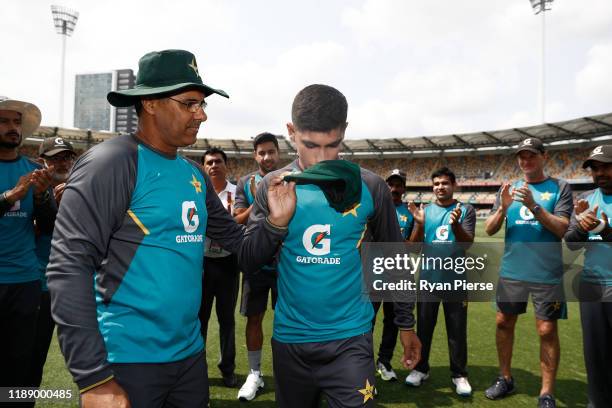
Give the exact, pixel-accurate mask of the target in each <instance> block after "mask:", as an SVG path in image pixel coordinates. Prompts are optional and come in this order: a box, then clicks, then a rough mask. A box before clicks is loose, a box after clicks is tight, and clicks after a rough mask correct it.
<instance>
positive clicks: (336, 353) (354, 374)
mask: <svg viewBox="0 0 612 408" xmlns="http://www.w3.org/2000/svg"><path fill="white" fill-rule="evenodd" d="M272 365H273V367H274V381H275V383H276V387H275V396H276V406H277V407H279V408H318V407H320V406H321V405H320V401H321V397H325V399H326V400H327V406H328V407H329V408H358V407H359V408H364V407H365V408H371V407H373V406H374V405H375V404H374V386H375V377H374V352H373V349H372V333H370V332H368V333H365V334H361V335H358V336H354V337H349V338H347V339H341V340H332V341H327V342H320V343H293V344H290V343H281V342H279V341H276V340H275V339H274V338H272Z"/></svg>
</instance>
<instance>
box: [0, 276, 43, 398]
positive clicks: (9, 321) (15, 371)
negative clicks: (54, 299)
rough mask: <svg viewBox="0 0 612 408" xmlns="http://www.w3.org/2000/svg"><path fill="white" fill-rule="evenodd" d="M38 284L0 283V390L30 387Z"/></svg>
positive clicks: (38, 295) (34, 282) (36, 282)
mask: <svg viewBox="0 0 612 408" xmlns="http://www.w3.org/2000/svg"><path fill="white" fill-rule="evenodd" d="M40 293H41V289H40V281H38V280H36V281H33V282H26V283H15V284H0V387H9V386H30V385H31V384H30V383H29V371H30V362H31V358H32V353H33V350H34V341H35V340H34V339H35V337H36V319H37V316H38V305H39V303H40Z"/></svg>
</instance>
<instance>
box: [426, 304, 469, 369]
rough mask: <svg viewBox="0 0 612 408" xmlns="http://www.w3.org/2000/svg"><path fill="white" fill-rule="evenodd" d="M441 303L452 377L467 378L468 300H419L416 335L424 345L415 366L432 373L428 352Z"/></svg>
mask: <svg viewBox="0 0 612 408" xmlns="http://www.w3.org/2000/svg"><path fill="white" fill-rule="evenodd" d="M440 303H442V307H443V308H444V321H445V323H446V333H447V339H448V354H449V358H450V370H451V376H452V377H453V378H456V377H467V370H466V367H467V302H440V301H433V300H432V301H429V302H418V303H417V335H418V336H419V339H420V340H421V344H422V346H423V348H422V350H421V361H420V362H419V364H418V365H417V366H416V369H417V370H418V371H420V372H423V373H427V372H429V353H430V351H431V341H432V339H433V334H434V329H435V328H436V323H437V320H438V309H439V308H440Z"/></svg>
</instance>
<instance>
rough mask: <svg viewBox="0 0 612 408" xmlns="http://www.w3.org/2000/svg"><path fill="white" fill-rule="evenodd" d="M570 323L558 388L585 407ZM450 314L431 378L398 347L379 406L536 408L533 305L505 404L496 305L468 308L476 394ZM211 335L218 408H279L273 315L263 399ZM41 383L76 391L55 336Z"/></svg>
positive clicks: (243, 362)
mask: <svg viewBox="0 0 612 408" xmlns="http://www.w3.org/2000/svg"><path fill="white" fill-rule="evenodd" d="M485 240H488V241H501V240H503V237H500V236H496V237H493V238H485V237H484V233H483V225H482V222H479V223H478V229H477V241H479V242H482V241H485ZM568 306H569V311H568V313H569V318H568V320H564V321H560V324H559V335H560V341H561V364H560V367H559V373H558V376H557V390H556V393H555V396H556V399H557V406H558V407H572V408H573V407H585V406H586V400H587V397H586V372H585V368H584V361H583V357H582V336H581V330H580V318H579V310H578V304H577V303H570V304H569V305H568ZM381 315H382V313H379V316H378V319H379V320H380V321H381V324H377V325H376V330H375V348H376V351H377V347H378V343H379V341H380V336H381V328H382V317H381ZM443 322H444V319H443V317H442V316H441V317H440V318H439V319H438V326H437V328H436V329H437V330H436V333H435V337H434V341H433V345H432V352H431V358H430V364H431V366H432V369H431V377H430V379H429V380H428V381H427V382H425V383H424V385H423V386H421V387H420V388H418V389H415V388H409V387H407V386H405V385H404V383H403V379H404V378H405V377H406V375H407V374H408V373H407V371H406V370H403V369H398V367H399V362H398V357H399V355H400V347H399V345H398V347H397V348H396V355H395V360H396V361H395V364H394V367H395V368H396V371H397V373H398V375H399V377H400V381H398V382H391V383H386V382H383V381H380V380H379V381H377V388H378V392H379V396H378V398H377V406H379V407H389V408H391V407H393V408H399V407H423V408H427V407H463V406H470V407H493V408H502V407H503V408H506V407H510V408H517V407H535V406H536V404H537V402H536V399H537V396H538V393H539V388H540V368H539V342H538V338H537V334H536V331H535V319H534V316H533V309H532V308H531V306H530V307H529V309H528V311H527V314H525V315H523V316H521V318H520V319H519V322H518V324H517V328H516V336H515V345H514V357H513V367H514V369H513V375H514V378H515V382H516V385H517V392H516V394H514V395H513V396H511V397H508V398H506V399H504V400H500V401H489V400H487V399H486V398H485V397H484V394H483V393H484V389H485V388H487V387H488V386H489V385H490V383H491V381H492V380H493V379H494V378H495V377H496V375H497V373H498V368H497V366H498V365H497V354H496V351H495V309H494V307H493V305H492V304H491V303H471V304H470V306H469V312H468V352H469V358H468V372H469V379H470V382H471V384H472V387H473V389H474V395H473V397H471V398H462V397H459V396H457V395H456V394H455V393H454V390H453V388H451V385H452V384H451V382H450V372H449V370H448V364H449V363H448V351H447V344H446V333H445V328H444V323H443ZM210 324H211V326H210V329H209V339H208V344H207V360H208V366H209V370H208V373H209V376H210V395H211V405H212V406H213V407H243V408H244V407H249V406H252V407H273V406H274V379H273V377H272V360H271V351H270V342H269V337H270V333H271V329H272V314H271V313H268V314H267V315H266V319H265V321H264V333H265V336H266V341H265V342H264V351H263V362H262V371H263V373H264V376H265V382H266V388H265V391H264V393H262V394H261V395H260V396H259V397H258V398H257V399H255V400H254V401H251V402H248V403H241V402H239V401H238V400H237V399H236V394H237V392H238V389H237V388H236V389H228V388H225V387H223V385H222V382H221V375H220V373H219V370H218V369H217V367H216V364H217V359H218V357H219V342H218V336H216V335H215V334H216V333H217V332H218V329H217V323H216V321H215V320H214V319H211V323H210ZM244 325H245V319H244V318H243V317H242V316H240V315H239V314H238V313H236V340H237V341H236V343H237V356H236V363H237V369H236V373H237V374H238V377H239V380H240V382H242V381H244V379H245V376H246V374H247V371H248V364H247V351H246V347H245V345H244ZM42 388H46V389H50V388H53V389H59V388H61V389H66V388H72V389H74V390H75V391H74V392H76V388H75V387H74V385H73V383H72V381H71V378H70V375H69V374H68V371H67V370H66V368H65V364H64V360H63V357H62V355H61V353H60V352H59V348H58V345H57V341H56V340H54V341H53V343H52V345H51V350H50V351H49V357H48V359H47V364H46V366H45V373H44V378H43V384H42ZM70 405H73V406H76V404H75V403H72V404H68V403H58V402H53V403H49V402H42V403H38V404H37V406H40V407H66V406H70Z"/></svg>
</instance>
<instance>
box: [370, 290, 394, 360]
mask: <svg viewBox="0 0 612 408" xmlns="http://www.w3.org/2000/svg"><path fill="white" fill-rule="evenodd" d="M380 304H381V302H372V306H374V319H372V331H374V324H375V323H376V315H377V314H378V310H379V309H380ZM382 307H383V329H382V339H381V340H380V347H379V348H378V361H380V362H381V363H383V364H387V365H391V360H392V359H393V351H394V350H395V344H396V343H397V333H398V329H397V326H396V325H395V322H394V320H395V311H394V310H393V303H391V302H383V303H382Z"/></svg>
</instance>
